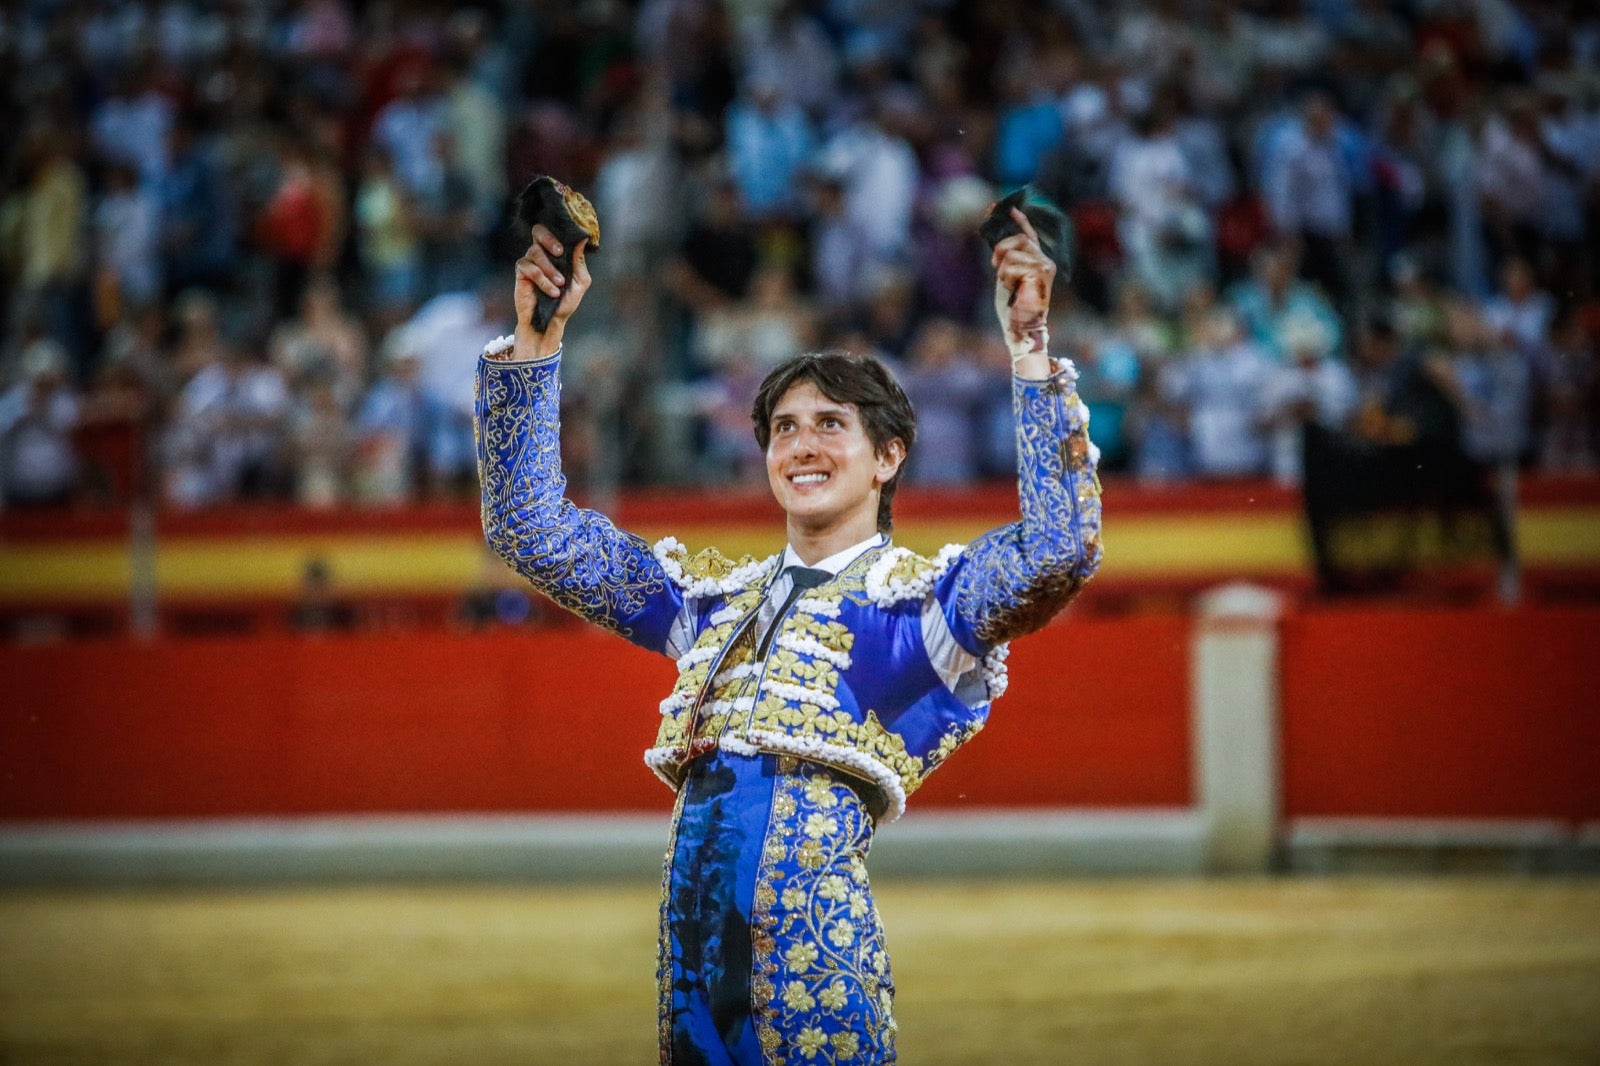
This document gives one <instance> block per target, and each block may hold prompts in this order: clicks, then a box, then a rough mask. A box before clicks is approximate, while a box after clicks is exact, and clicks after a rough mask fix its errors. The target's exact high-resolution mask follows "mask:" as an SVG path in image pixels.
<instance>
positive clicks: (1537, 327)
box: [1482, 256, 1555, 359]
mask: <svg viewBox="0 0 1600 1066" xmlns="http://www.w3.org/2000/svg"><path fill="white" fill-rule="evenodd" d="M1482 315H1483V324H1484V326H1485V328H1487V329H1488V330H1489V333H1490V334H1491V336H1493V338H1494V341H1495V344H1496V345H1498V346H1500V347H1506V348H1511V349H1514V350H1515V351H1517V352H1519V353H1521V354H1522V356H1523V357H1524V358H1528V359H1532V358H1535V357H1539V356H1542V355H1543V354H1544V351H1545V349H1546V348H1547V347H1548V346H1549V343H1550V323H1551V322H1552V321H1553V320H1554V318H1555V300H1553V299H1552V298H1551V296H1550V294H1549V293H1547V292H1541V291H1540V290H1539V289H1538V287H1537V279H1536V278H1535V277H1534V273H1533V266H1532V265H1531V264H1530V263H1529V262H1528V261H1527V260H1526V259H1522V258H1520V257H1516V256H1514V257H1512V258H1510V259H1507V260H1506V262H1505V264H1504V265H1503V266H1502V267H1501V268H1500V293H1499V294H1498V295H1496V296H1493V297H1491V298H1490V299H1488V300H1487V301H1485V302H1484V304H1483V309H1482Z"/></svg>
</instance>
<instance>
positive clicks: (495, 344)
mask: <svg viewBox="0 0 1600 1066" xmlns="http://www.w3.org/2000/svg"><path fill="white" fill-rule="evenodd" d="M516 350H517V338H516V336H515V335H514V334H510V333H507V334H506V335H505V336H503V337H496V338H495V339H494V340H492V341H490V342H489V343H488V344H485V345H484V346H483V358H484V361H485V362H489V363H499V364H501V365H503V366H532V365H533V364H535V363H546V362H549V361H550V360H552V359H558V358H560V356H561V349H560V348H557V349H556V350H555V351H554V352H552V353H550V354H549V355H546V356H542V357H540V358H536V359H518V358H516V354H515V353H516Z"/></svg>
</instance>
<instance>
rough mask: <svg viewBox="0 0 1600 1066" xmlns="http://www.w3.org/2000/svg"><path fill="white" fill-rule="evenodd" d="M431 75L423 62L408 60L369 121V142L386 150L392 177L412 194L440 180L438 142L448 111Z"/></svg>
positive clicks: (435, 185) (436, 183)
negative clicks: (389, 95)
mask: <svg viewBox="0 0 1600 1066" xmlns="http://www.w3.org/2000/svg"><path fill="white" fill-rule="evenodd" d="M431 78H432V73H431V71H430V69H429V67H428V66H427V65H426V64H425V63H424V62H421V61H413V62H408V63H407V64H406V65H405V66H403V67H402V68H401V70H400V71H399V72H398V73H397V75H396V78H395V82H396V95H395V98H394V99H393V100H390V101H389V102H388V103H387V104H385V105H384V106H383V107H382V109H380V110H379V111H378V113H377V115H376V116H374V118H373V120H372V143H373V144H374V145H375V146H376V147H377V148H378V149H380V150H381V151H383V152H386V153H388V156H389V160H390V162H392V163H393V164H394V174H395V177H396V178H398V179H399V181H400V184H401V185H402V186H403V187H404V188H405V189H406V191H407V192H409V193H410V194H411V195H413V196H425V195H427V193H428V190H430V189H434V188H437V187H438V186H439V184H440V182H441V180H442V175H441V174H439V172H438V170H439V167H440V165H441V160H440V158H439V153H438V143H439V134H440V133H443V132H445V131H446V130H447V129H448V126H447V125H446V123H447V121H448V118H449V111H448V110H447V107H446V105H445V102H444V101H443V100H441V99H440V97H439V95H438V94H437V93H436V92H434V91H433V88H432V86H431V85H430V84H429V82H430V79H431Z"/></svg>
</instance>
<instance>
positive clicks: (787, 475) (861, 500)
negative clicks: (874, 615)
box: [767, 381, 905, 532]
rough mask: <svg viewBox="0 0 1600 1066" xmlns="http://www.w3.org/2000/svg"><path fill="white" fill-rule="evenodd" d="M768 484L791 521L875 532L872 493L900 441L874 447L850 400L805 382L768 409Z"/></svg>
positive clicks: (892, 467)
mask: <svg viewBox="0 0 1600 1066" xmlns="http://www.w3.org/2000/svg"><path fill="white" fill-rule="evenodd" d="M769 428H770V429H771V431H772V437H771V440H770V441H769V443H768V444H767V481H768V483H769V484H771V486H772V494H773V495H774V496H776V497H777V499H778V503H779V505H780V506H782V508H783V509H784V511H785V512H786V513H787V514H788V516H789V521H790V523H791V524H792V525H794V526H798V527H801V528H804V529H807V530H812V531H819V532H820V531H826V530H830V529H834V528H837V527H839V526H841V525H844V524H847V523H850V522H853V521H862V522H866V523H867V524H868V525H869V526H870V529H872V530H875V529H877V515H878V490H879V488H880V487H881V486H882V485H883V484H884V482H886V481H888V480H889V479H890V478H892V477H894V473H895V471H896V470H897V469H899V467H900V461H901V459H902V458H903V457H904V455H905V449H904V447H903V446H902V445H901V444H900V442H899V441H898V440H895V441H891V442H890V443H889V445H888V447H887V448H885V449H884V452H883V454H882V455H880V454H878V453H877V452H876V451H875V450H874V448H873V447H872V440H871V439H870V438H869V437H868V436H867V431H866V427H865V426H863V425H862V423H861V415H860V412H858V411H857V410H856V407H855V405H854V404H848V403H839V402H838V401H836V400H830V399H829V398H828V397H827V396H824V395H823V394H822V392H821V391H820V390H818V389H817V387H816V386H815V385H813V384H812V383H811V382H809V381H801V382H799V383H797V384H795V385H793V386H791V387H790V389H789V391H788V392H786V393H784V394H783V398H782V399H780V400H779V401H778V403H777V405H776V406H774V407H773V409H772V423H771V426H770V427H769Z"/></svg>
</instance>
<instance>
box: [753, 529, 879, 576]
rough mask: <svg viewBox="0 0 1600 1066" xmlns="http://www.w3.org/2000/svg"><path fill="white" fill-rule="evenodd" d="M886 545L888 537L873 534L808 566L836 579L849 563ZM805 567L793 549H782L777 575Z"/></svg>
mask: <svg viewBox="0 0 1600 1066" xmlns="http://www.w3.org/2000/svg"><path fill="white" fill-rule="evenodd" d="M887 543H889V538H888V537H886V536H884V535H883V534H882V533H874V534H873V535H872V536H870V537H868V538H867V539H866V540H864V541H861V542H860V543H859V544H852V545H850V547H848V548H846V549H845V550H844V551H842V552H834V553H833V554H832V555H830V556H828V557H827V558H826V559H824V560H822V561H821V562H819V563H811V564H809V565H810V568H811V569H812V570H826V571H827V572H828V573H830V574H833V575H834V576H836V577H837V576H838V574H839V573H840V571H842V570H843V569H844V568H845V567H847V566H849V565H850V564H851V563H853V562H855V561H856V560H857V559H859V558H861V556H863V555H865V554H866V553H867V552H869V551H871V550H872V549H873V548H877V547H881V546H882V545H884V544H887ZM806 565H807V564H806V563H805V562H802V561H801V559H800V556H799V555H797V554H795V550H794V549H793V548H791V547H787V546H785V548H784V549H783V560H782V561H781V562H780V563H779V565H778V573H779V574H782V573H783V572H784V571H785V570H787V569H789V567H791V566H806Z"/></svg>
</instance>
